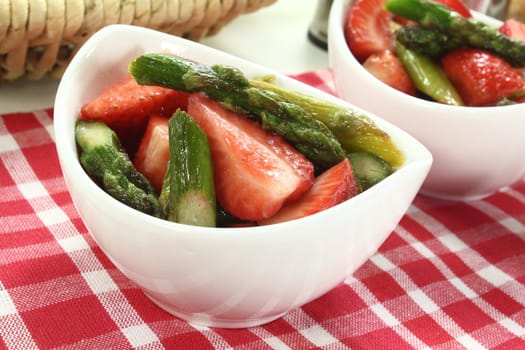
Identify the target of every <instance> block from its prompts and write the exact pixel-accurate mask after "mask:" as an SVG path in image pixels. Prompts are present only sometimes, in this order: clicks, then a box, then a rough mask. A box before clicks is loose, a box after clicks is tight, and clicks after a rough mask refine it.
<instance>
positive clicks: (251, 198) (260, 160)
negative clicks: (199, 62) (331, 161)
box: [188, 94, 314, 221]
mask: <svg viewBox="0 0 525 350" xmlns="http://www.w3.org/2000/svg"><path fill="white" fill-rule="evenodd" d="M188 113H189V114H190V115H191V116H192V117H193V118H194V119H195V120H196V121H197V123H198V124H199V125H200V126H201V128H202V129H203V130H204V132H205V134H206V136H207V137H208V141H209V143H210V149H211V154H212V161H213V169H214V178H215V191H216V195H217V201H218V202H219V203H220V204H221V205H222V207H223V208H224V209H225V210H226V211H228V212H229V213H230V214H232V215H234V216H236V217H238V218H239V219H242V220H249V221H260V220H264V219H267V218H269V217H271V216H273V215H275V213H277V211H279V209H280V208H281V207H282V205H283V204H284V203H285V202H286V201H290V200H293V199H295V198H297V197H299V196H300V195H302V194H303V193H304V192H306V191H307V190H308V189H309V188H310V187H311V186H312V184H313V180H314V167H313V164H312V163H311V162H310V161H309V160H308V159H306V158H305V157H304V156H303V155H302V154H301V153H299V152H298V151H296V150H295V149H294V148H292V147H291V146H290V145H289V144H287V143H286V142H285V141H284V140H283V139H282V138H281V137H280V136H277V135H274V134H271V133H270V132H268V131H266V130H264V129H263V128H262V126H261V125H259V124H257V123H256V122H255V121H252V120H250V119H248V118H246V116H243V115H239V114H236V113H233V112H231V111H229V110H227V109H225V108H223V107H222V106H221V105H219V104H218V103H217V102H215V101H213V100H210V99H209V98H207V97H205V96H204V95H201V94H193V95H192V96H191V97H190V99H189V102H188Z"/></svg>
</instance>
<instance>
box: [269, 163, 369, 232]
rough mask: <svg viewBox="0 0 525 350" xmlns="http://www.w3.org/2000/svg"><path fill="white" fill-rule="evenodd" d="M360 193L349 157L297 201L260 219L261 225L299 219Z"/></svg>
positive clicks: (324, 174) (320, 176) (323, 174)
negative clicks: (271, 215)
mask: <svg viewBox="0 0 525 350" xmlns="http://www.w3.org/2000/svg"><path fill="white" fill-rule="evenodd" d="M358 193H359V189H358V186H357V183H356V181H355V178H354V174H353V171H352V166H351V164H350V161H348V159H344V160H343V161H341V162H340V163H338V164H336V165H334V166H333V167H331V168H330V169H328V170H326V171H325V172H324V173H322V174H321V175H319V176H318V177H317V178H316V179H315V181H314V185H313V186H312V188H311V189H310V190H309V191H308V192H306V193H305V194H304V195H303V196H302V197H301V198H299V199H298V200H296V201H295V202H290V203H287V204H285V205H284V206H283V207H282V209H281V210H280V211H279V212H278V213H277V214H276V215H274V216H273V217H271V218H269V219H266V220H262V221H259V224H261V225H268V224H276V223H279V222H285V221H290V220H294V219H299V218H302V217H305V216H308V215H312V214H315V213H318V212H320V211H322V210H325V209H328V208H331V207H333V206H334V205H337V204H339V203H341V202H343V201H345V200H347V199H349V198H351V197H353V196H355V195H356V194H358Z"/></svg>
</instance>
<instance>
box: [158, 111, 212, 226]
mask: <svg viewBox="0 0 525 350" xmlns="http://www.w3.org/2000/svg"><path fill="white" fill-rule="evenodd" d="M168 126H169V143H170V160H169V162H168V166H167V170H166V175H165V178H164V182H163V187H162V191H161V194H160V198H159V201H160V204H161V206H162V208H163V209H164V211H165V213H166V216H167V219H168V220H170V221H174V222H178V223H182V224H188V225H195V226H208V227H215V225H216V219H217V215H216V203H215V187H214V181H213V169H212V161H211V153H210V148H209V145H208V139H207V138H206V135H205V134H204V132H203V131H202V129H201V128H200V127H199V126H198V124H197V123H196V122H195V121H194V120H193V118H191V117H190V116H189V115H188V114H187V113H186V112H183V111H180V110H178V111H177V112H175V113H174V114H173V116H172V117H171V119H170V121H169V124H168Z"/></svg>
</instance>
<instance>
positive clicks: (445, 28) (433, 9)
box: [384, 0, 525, 67]
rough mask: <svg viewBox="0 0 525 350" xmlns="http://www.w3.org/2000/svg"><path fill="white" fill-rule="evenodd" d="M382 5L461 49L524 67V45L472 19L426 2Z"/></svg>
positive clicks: (401, 0)
mask: <svg viewBox="0 0 525 350" xmlns="http://www.w3.org/2000/svg"><path fill="white" fill-rule="evenodd" d="M384 6H385V9H386V10H388V11H390V12H391V13H393V14H395V15H397V16H401V17H404V18H406V19H409V20H412V21H415V22H417V23H419V24H421V25H424V26H428V27H433V28H437V29H438V30H440V31H442V32H443V33H444V34H446V35H447V36H448V37H449V38H451V39H452V40H454V41H456V40H457V41H459V42H460V43H462V45H463V46H469V47H474V48H478V49H484V50H487V51H490V52H492V53H494V54H496V55H498V56H500V57H502V58H503V59H505V60H506V61H507V62H509V64H511V65H512V66H514V67H525V42H522V41H519V40H514V39H512V38H510V37H508V36H506V35H503V34H501V33H500V32H499V31H498V30H497V29H496V28H493V27H491V26H489V25H487V24H485V23H483V22H481V21H479V20H476V19H475V18H465V17H463V16H461V15H460V14H458V13H456V12H454V11H451V10H449V9H448V8H446V7H444V6H442V5H439V4H437V3H433V2H430V1H427V0H388V1H387V2H386V3H385V5H384Z"/></svg>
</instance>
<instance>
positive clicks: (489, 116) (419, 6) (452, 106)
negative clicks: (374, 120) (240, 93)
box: [329, 0, 525, 200]
mask: <svg viewBox="0 0 525 350" xmlns="http://www.w3.org/2000/svg"><path fill="white" fill-rule="evenodd" d="M356 3H358V4H359V6H355V4H356ZM443 3H445V2H443V1H441V4H443ZM446 4H447V5H448V6H449V7H451V8H453V9H455V11H454V13H452V12H450V11H451V10H450V8H446V7H443V6H440V5H439V4H436V3H430V2H424V1H419V0H407V1H405V0H390V1H383V0H362V1H348V0H336V1H334V4H333V5H332V10H331V13H330V19H329V59H330V65H331V67H332V69H333V73H334V80H335V85H336V89H337V92H338V95H339V96H340V97H341V98H343V99H344V100H347V101H349V102H351V103H353V104H356V105H358V106H360V107H362V108H364V109H366V110H369V111H371V112H373V113H376V114H378V115H381V116H382V117H383V118H385V119H387V120H389V121H391V122H392V123H394V124H396V125H398V126H400V127H401V128H403V129H405V130H408V131H409V132H410V133H411V134H412V135H414V136H415V137H416V138H417V139H419V140H420V141H421V142H422V143H423V144H425V145H426V146H427V147H428V149H429V150H430V151H431V152H432V155H433V157H434V162H433V165H432V168H431V171H430V173H429V175H428V177H427V179H426V180H425V183H424V184H423V186H422V188H421V193H423V194H426V195H429V196H433V197H439V198H444V199H451V200H475V199H480V198H484V197H486V196H489V195H490V194H492V193H494V192H495V191H497V190H499V189H501V188H502V187H504V186H507V185H510V184H512V183H513V182H515V181H517V180H519V179H521V178H522V177H523V176H524V175H525V163H524V162H523V151H521V150H523V149H525V148H524V147H525V138H523V137H522V132H521V130H523V128H524V127H525V118H523V116H524V115H525V103H523V98H524V97H523V96H524V93H525V82H524V76H523V71H524V69H523V68H524V67H523V66H525V59H524V58H523V55H525V42H522V41H521V39H522V38H523V37H522V35H523V32H522V30H523V29H522V28H523V24H521V23H519V22H516V21H514V20H510V21H507V22H505V23H502V22H500V21H498V20H496V19H494V18H490V17H487V16H484V15H482V14H479V13H476V12H474V11H471V10H469V9H468V8H466V7H465V6H464V4H463V3H461V2H460V1H447V2H446ZM407 5H408V7H407ZM389 8H390V11H389V10H387V9H389ZM352 9H354V10H353V11H352ZM363 9H364V10H363ZM428 11H430V12H428ZM432 11H435V13H432ZM359 12H361V13H359ZM403 16H406V17H403ZM466 16H467V17H468V16H471V17H470V19H467V17H466ZM436 21H438V22H439V21H442V22H444V24H443V23H437V24H436V23H434V22H436ZM461 27H468V28H469V31H468V33H463V32H461V31H460V29H459V28H461ZM474 28H477V29H476V30H474ZM476 31H479V32H481V34H480V35H472V33H473V32H476ZM465 36H469V38H468V40H471V42H470V43H467V44H465V43H463V40H465V38H464V37H465ZM407 37H408V38H414V37H415V38H416V39H417V43H416V44H414V45H412V44H409V43H408V42H407V41H406V40H407ZM480 37H481V38H484V40H478V39H479V38H480ZM511 37H512V38H511ZM489 39H490V40H489ZM476 40H477V42H476ZM501 40H502V41H503V42H504V44H501ZM487 42H488V43H489V44H487ZM436 43H437V45H436ZM509 43H510V47H511V49H508V48H509ZM418 45H419V47H418ZM425 45H426V46H425ZM476 45H477V46H476ZM440 50H441V51H440ZM509 52H510V53H511V55H514V56H512V57H511V58H508V53H509Z"/></svg>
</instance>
